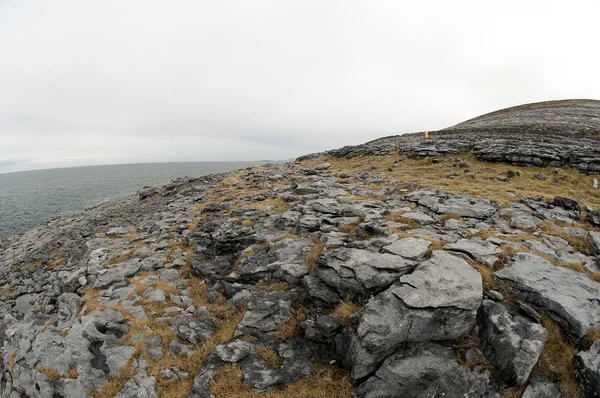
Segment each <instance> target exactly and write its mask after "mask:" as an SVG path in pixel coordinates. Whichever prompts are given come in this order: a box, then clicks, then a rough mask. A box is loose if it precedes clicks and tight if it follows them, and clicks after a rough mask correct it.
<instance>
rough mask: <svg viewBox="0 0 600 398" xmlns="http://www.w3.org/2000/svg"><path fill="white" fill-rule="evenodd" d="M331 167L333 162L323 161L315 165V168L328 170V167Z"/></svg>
mask: <svg viewBox="0 0 600 398" xmlns="http://www.w3.org/2000/svg"><path fill="white" fill-rule="evenodd" d="M330 168H331V164H329V163H327V162H325V163H321V164H319V165H317V166H316V167H315V170H327V169H330Z"/></svg>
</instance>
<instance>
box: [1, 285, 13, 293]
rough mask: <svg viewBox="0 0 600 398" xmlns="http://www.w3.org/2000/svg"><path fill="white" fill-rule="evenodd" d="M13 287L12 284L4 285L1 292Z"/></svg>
mask: <svg viewBox="0 0 600 398" xmlns="http://www.w3.org/2000/svg"><path fill="white" fill-rule="evenodd" d="M11 287H12V286H10V285H4V286H3V287H2V288H0V294H2V293H6V292H8V291H9V290H10V288H11Z"/></svg>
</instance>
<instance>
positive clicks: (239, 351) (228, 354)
mask: <svg viewBox="0 0 600 398" xmlns="http://www.w3.org/2000/svg"><path fill="white" fill-rule="evenodd" d="M215 351H216V353H217V356H218V357H219V358H221V360H222V361H223V362H231V363H235V362H239V361H241V360H242V359H244V358H246V357H247V356H248V355H250V354H252V353H255V352H256V346H255V345H254V344H252V343H249V342H247V341H244V340H234V341H232V342H231V343H227V344H221V345H219V346H217V348H216V349H215Z"/></svg>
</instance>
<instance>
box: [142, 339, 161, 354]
mask: <svg viewBox="0 0 600 398" xmlns="http://www.w3.org/2000/svg"><path fill="white" fill-rule="evenodd" d="M144 347H145V348H146V353H147V354H148V357H149V358H150V359H154V360H159V359H163V355H164V354H163V349H162V337H160V336H151V337H148V338H147V339H146V341H145V342H144Z"/></svg>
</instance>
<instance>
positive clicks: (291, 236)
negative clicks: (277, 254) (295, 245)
mask: <svg viewBox="0 0 600 398" xmlns="http://www.w3.org/2000/svg"><path fill="white" fill-rule="evenodd" d="M301 237H302V235H297V234H294V233H292V231H287V232H286V233H284V234H282V235H281V236H278V237H277V238H274V239H271V240H270V241H269V242H271V243H276V242H279V241H280V240H284V239H298V238H301Z"/></svg>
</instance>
